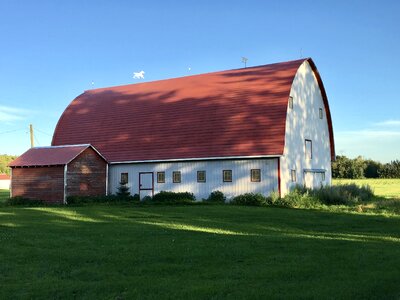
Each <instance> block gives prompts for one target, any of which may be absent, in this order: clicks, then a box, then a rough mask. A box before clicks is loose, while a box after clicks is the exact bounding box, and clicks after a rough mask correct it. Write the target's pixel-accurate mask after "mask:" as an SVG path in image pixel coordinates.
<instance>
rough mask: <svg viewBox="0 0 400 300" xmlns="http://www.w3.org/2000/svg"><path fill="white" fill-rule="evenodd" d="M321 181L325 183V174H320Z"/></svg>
mask: <svg viewBox="0 0 400 300" xmlns="http://www.w3.org/2000/svg"><path fill="white" fill-rule="evenodd" d="M321 180H322V181H325V172H322V173H321Z"/></svg>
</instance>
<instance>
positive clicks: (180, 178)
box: [172, 171, 182, 183]
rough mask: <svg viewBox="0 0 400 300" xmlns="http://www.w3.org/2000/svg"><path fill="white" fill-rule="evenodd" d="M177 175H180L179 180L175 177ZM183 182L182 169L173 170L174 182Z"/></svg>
mask: <svg viewBox="0 0 400 300" xmlns="http://www.w3.org/2000/svg"><path fill="white" fill-rule="evenodd" d="M175 175H179V181H178V180H176V179H175ZM181 182H182V173H181V171H172V183H181Z"/></svg>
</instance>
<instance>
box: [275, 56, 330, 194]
mask: <svg viewBox="0 0 400 300" xmlns="http://www.w3.org/2000/svg"><path fill="white" fill-rule="evenodd" d="M290 96H292V97H293V109H290V108H289V107H288V110H287V118H286V134H285V149H284V156H283V157H282V158H281V192H282V196H283V195H285V194H286V193H287V192H288V191H289V190H290V189H291V188H292V187H293V186H295V185H296V184H300V185H303V184H304V176H305V173H304V169H325V170H326V174H325V182H323V184H331V153H330V140H329V129H328V122H327V119H326V111H325V106H324V102H323V99H322V94H321V91H320V88H319V85H318V82H317V79H316V77H315V74H314V72H313V71H312V69H311V67H310V65H309V63H308V62H304V63H303V64H302V65H301V66H300V68H299V69H298V71H297V73H296V76H295V79H294V80H293V84H292V88H291V91H290ZM320 108H322V109H323V118H322V120H321V119H320V118H319V109H320ZM306 139H309V140H312V159H307V158H306V155H305V151H306V150H305V140H306ZM292 169H295V170H296V174H297V182H295V183H292V182H291V180H290V171H291V170H292Z"/></svg>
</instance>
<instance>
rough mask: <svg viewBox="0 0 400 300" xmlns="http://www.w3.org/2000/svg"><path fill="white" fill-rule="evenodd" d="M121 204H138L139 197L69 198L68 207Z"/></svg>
mask: <svg viewBox="0 0 400 300" xmlns="http://www.w3.org/2000/svg"><path fill="white" fill-rule="evenodd" d="M121 202H139V195H137V194H135V195H134V196H122V197H121V196H117V195H108V196H69V197H67V204H68V205H76V204H89V203H121Z"/></svg>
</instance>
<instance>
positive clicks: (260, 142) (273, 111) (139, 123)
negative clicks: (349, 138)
mask: <svg viewBox="0 0 400 300" xmlns="http://www.w3.org/2000/svg"><path fill="white" fill-rule="evenodd" d="M305 61H308V62H309V63H310V65H311V67H312V68H313V70H314V74H315V75H316V78H317V80H318V83H319V86H320V89H321V93H322V97H323V99H324V102H325V110H326V114H327V121H328V126H329V131H330V144H331V155H332V157H334V142H333V131H332V122H331V117H330V111H329V106H328V101H327V97H326V94H325V89H324V87H323V84H322V81H321V78H320V76H319V74H318V71H317V69H316V67H315V65H314V63H313V61H312V60H311V59H301V60H295V61H289V62H283V63H276V64H270V65H264V66H258V67H250V68H244V69H237V70H229V71H222V72H215V73H207V74H200V75H194V76H186V77H181V78H174V79H167V80H160V81H154V82H145V83H139V84H130V85H124V86H116V87H110V88H101V89H94V90H89V91H86V92H84V93H83V94H81V95H80V96H78V97H77V98H76V99H75V100H73V101H72V103H71V104H70V105H69V106H68V107H67V108H66V110H65V111H64V113H63V114H62V116H61V118H60V120H59V122H58V124H57V127H56V130H55V132H54V136H53V141H52V145H67V144H81V143H85V144H86V143H88V144H91V145H93V146H95V147H96V148H97V149H98V150H99V152H100V153H101V154H102V155H103V156H104V157H105V158H106V159H107V160H108V161H109V162H111V163H112V162H125V161H148V160H151V161H157V160H174V159H196V158H197V159H204V158H228V157H259V156H279V155H282V154H283V150H284V145H285V124H286V112H287V106H288V97H289V93H290V89H291V86H292V82H293V79H294V77H295V75H296V72H297V70H298V68H299V67H300V65H301V64H302V63H303V62H305Z"/></svg>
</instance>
